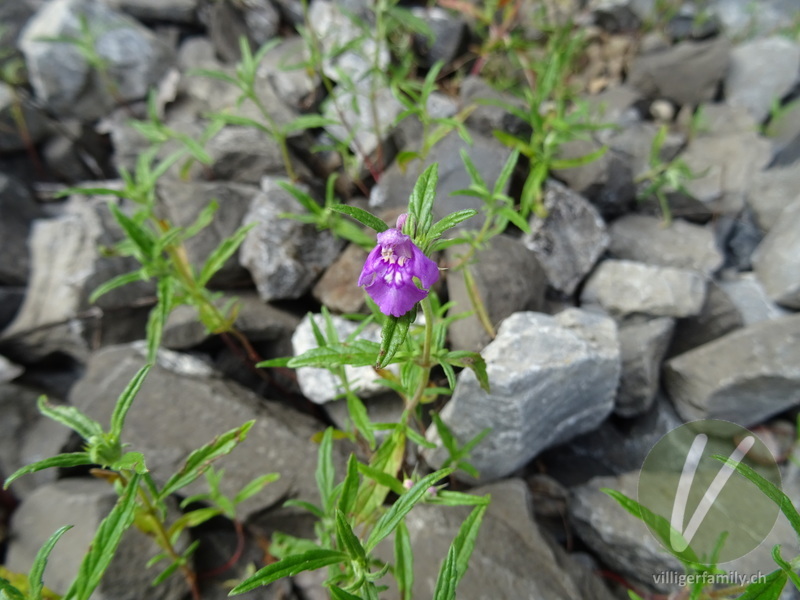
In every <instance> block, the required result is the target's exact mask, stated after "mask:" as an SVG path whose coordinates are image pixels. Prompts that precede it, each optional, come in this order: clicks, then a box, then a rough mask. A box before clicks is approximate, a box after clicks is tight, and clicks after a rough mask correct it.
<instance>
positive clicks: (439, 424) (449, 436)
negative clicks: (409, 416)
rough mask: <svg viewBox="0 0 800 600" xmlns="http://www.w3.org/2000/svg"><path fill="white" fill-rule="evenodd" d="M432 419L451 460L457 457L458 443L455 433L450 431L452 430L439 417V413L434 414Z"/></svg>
mask: <svg viewBox="0 0 800 600" xmlns="http://www.w3.org/2000/svg"><path fill="white" fill-rule="evenodd" d="M431 419H433V424H434V425H435V426H436V432H437V433H438V434H439V439H441V440H442V445H443V446H444V447H445V450H447V452H448V454H450V457H451V458H455V457H457V456H458V442H457V441H456V438H455V436H454V435H453V432H452V431H450V428H449V427H448V426H447V424H446V423H445V422H444V421H443V420H442V417H441V415H439V413H437V412H432V413H431Z"/></svg>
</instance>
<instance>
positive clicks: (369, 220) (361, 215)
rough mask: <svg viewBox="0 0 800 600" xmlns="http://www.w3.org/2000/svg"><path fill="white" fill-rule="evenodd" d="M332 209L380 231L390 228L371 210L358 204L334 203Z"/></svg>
mask: <svg viewBox="0 0 800 600" xmlns="http://www.w3.org/2000/svg"><path fill="white" fill-rule="evenodd" d="M331 210H335V211H336V212H338V213H342V214H343V215H347V216H348V217H353V218H354V219H355V220H356V221H358V222H359V223H361V224H362V225H366V226H367V227H369V228H370V229H374V230H375V231H377V232H378V233H381V232H383V231H386V230H387V229H389V226H388V225H387V224H386V223H384V222H383V221H381V220H380V219H379V218H378V217H376V216H375V215H373V214H372V213H371V212H367V211H366V210H364V209H363V208H358V207H357V206H348V205H347V204H334V205H333V206H331Z"/></svg>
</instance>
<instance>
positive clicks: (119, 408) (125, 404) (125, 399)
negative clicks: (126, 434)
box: [110, 365, 151, 439]
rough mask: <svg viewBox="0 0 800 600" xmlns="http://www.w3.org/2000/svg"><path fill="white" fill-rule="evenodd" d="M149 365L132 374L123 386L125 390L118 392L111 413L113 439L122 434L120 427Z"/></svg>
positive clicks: (123, 423) (122, 425)
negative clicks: (131, 377) (118, 394)
mask: <svg viewBox="0 0 800 600" xmlns="http://www.w3.org/2000/svg"><path fill="white" fill-rule="evenodd" d="M150 367H151V365H145V366H144V367H142V368H141V369H139V372H138V373H136V375H134V376H133V379H131V381H130V383H128V385H127V386H126V387H125V390H124V391H123V392H122V394H120V397H119V398H118V399H117V404H116V405H115V406H114V412H113V413H112V415H111V432H110V433H111V435H112V437H114V438H115V439H119V438H120V435H121V434H122V428H123V427H124V426H125V416H126V415H127V414H128V411H129V410H130V408H131V405H132V404H133V399H134V398H136V394H138V393H139V390H140V389H141V387H142V384H143V383H144V380H145V378H146V377H147V374H148V373H149V372H150Z"/></svg>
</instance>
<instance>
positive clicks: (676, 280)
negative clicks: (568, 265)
mask: <svg viewBox="0 0 800 600" xmlns="http://www.w3.org/2000/svg"><path fill="white" fill-rule="evenodd" d="M705 297H706V282H705V280H704V279H703V277H702V276H701V275H699V274H698V273H696V272H695V271H690V270H688V269H676V268H675V267H657V266H653V265H645V264H642V263H638V262H632V261H629V260H613V259H607V260H604V261H603V262H601V263H600V264H599V265H598V266H597V268H596V269H595V270H594V272H593V273H592V275H591V276H590V277H589V279H588V281H587V282H586V285H585V286H584V288H583V291H582V293H581V303H582V304H599V305H600V306H601V307H602V308H603V309H605V310H606V311H608V312H609V313H611V314H613V315H615V316H617V317H624V316H626V315H631V314H637V313H640V314H646V315H652V316H656V317H690V316H692V315H696V314H698V313H699V312H700V310H701V309H702V307H703V302H704V301H705Z"/></svg>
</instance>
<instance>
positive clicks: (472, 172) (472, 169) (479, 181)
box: [459, 148, 489, 192]
mask: <svg viewBox="0 0 800 600" xmlns="http://www.w3.org/2000/svg"><path fill="white" fill-rule="evenodd" d="M459 154H461V162H463V163H464V168H465V169H466V170H467V175H469V178H470V181H471V182H472V184H473V185H474V186H476V187H477V188H479V189H481V190H486V191H487V192H488V191H489V187H488V186H487V185H486V181H484V179H483V177H482V176H481V173H480V171H478V167H476V166H475V163H474V162H472V159H471V158H470V157H469V153H467V151H466V150H465V149H463V148H462V149H461V150H460V152H459ZM470 187H472V186H470Z"/></svg>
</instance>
